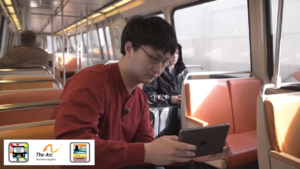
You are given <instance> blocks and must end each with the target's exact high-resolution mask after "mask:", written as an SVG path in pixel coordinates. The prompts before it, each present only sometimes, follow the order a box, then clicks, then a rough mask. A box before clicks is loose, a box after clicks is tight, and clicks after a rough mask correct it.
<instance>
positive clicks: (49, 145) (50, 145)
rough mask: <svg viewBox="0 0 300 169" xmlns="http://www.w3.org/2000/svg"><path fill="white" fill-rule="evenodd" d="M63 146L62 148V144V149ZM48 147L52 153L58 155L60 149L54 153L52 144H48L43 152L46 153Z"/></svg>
mask: <svg viewBox="0 0 300 169" xmlns="http://www.w3.org/2000/svg"><path fill="white" fill-rule="evenodd" d="M61 146H62V144H61V145H60V146H59V147H61ZM48 147H50V151H51V152H52V153H56V152H57V151H58V149H59V147H58V149H56V150H55V151H53V149H52V144H48V145H47V146H46V147H45V149H44V151H43V152H45V151H46V150H47V148H48Z"/></svg>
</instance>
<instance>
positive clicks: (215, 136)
mask: <svg viewBox="0 0 300 169" xmlns="http://www.w3.org/2000/svg"><path fill="white" fill-rule="evenodd" d="M229 127H230V124H221V125H215V126H207V127H198V128H192V129H184V130H180V132H179V138H178V141H180V142H184V143H188V144H192V145H195V146H196V147H197V150H196V151H195V153H196V156H195V157H200V156H206V155H212V154H218V153H221V152H222V151H223V147H224V143H225V140H226V137H227V133H228V129H229Z"/></svg>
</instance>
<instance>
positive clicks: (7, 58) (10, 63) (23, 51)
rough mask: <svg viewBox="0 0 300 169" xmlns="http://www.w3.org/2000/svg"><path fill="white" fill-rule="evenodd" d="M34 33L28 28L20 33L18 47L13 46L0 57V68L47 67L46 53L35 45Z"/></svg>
mask: <svg viewBox="0 0 300 169" xmlns="http://www.w3.org/2000/svg"><path fill="white" fill-rule="evenodd" d="M35 41H36V35H35V34H34V32H32V31H30V30H25V31H23V32H22V33H21V43H22V45H21V46H19V47H14V48H13V49H11V50H10V51H8V52H6V53H5V54H4V55H3V57H2V58H1V59H0V69H7V68H16V67H24V66H46V67H48V60H49V57H48V53H47V52H45V51H44V50H43V49H41V48H39V47H37V46H35Z"/></svg>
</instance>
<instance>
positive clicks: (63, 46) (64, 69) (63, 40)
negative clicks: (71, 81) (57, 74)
mask: <svg viewBox="0 0 300 169" xmlns="http://www.w3.org/2000/svg"><path fill="white" fill-rule="evenodd" d="M60 7H61V25H62V29H61V31H62V33H61V35H62V48H63V50H62V53H63V77H64V85H65V84H66V65H65V64H66V62H65V61H66V60H65V33H64V1H63V0H61V5H60Z"/></svg>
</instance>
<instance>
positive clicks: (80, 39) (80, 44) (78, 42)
mask: <svg viewBox="0 0 300 169" xmlns="http://www.w3.org/2000/svg"><path fill="white" fill-rule="evenodd" d="M76 42H77V45H78V52H80V53H81V51H82V50H83V49H82V46H83V44H82V36H81V35H80V34H79V35H77V38H76Z"/></svg>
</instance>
